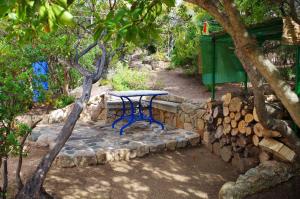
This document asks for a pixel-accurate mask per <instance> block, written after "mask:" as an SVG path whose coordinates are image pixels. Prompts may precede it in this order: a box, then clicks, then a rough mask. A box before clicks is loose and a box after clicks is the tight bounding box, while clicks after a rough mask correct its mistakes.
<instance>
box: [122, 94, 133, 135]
mask: <svg viewBox="0 0 300 199" xmlns="http://www.w3.org/2000/svg"><path fill="white" fill-rule="evenodd" d="M125 98H126V99H127V100H128V101H129V103H130V118H129V119H128V122H127V124H125V125H124V126H122V128H121V129H120V135H123V131H124V129H125V128H127V127H128V126H130V125H131V124H132V123H134V105H133V102H132V101H131V100H130V98H129V97H125Z"/></svg>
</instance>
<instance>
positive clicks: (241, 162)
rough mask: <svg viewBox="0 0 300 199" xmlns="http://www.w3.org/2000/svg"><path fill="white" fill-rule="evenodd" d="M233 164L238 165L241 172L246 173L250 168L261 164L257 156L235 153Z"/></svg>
mask: <svg viewBox="0 0 300 199" xmlns="http://www.w3.org/2000/svg"><path fill="white" fill-rule="evenodd" d="M231 164H232V165H233V166H234V167H236V168H237V169H238V170H239V171H240V172H241V173H245V172H246V171H248V170H249V169H251V168H253V167H255V166H257V165H258V164H259V161H258V159H257V158H255V157H252V158H243V157H241V156H240V154H238V153H235V154H234V156H233V158H232V161H231Z"/></svg>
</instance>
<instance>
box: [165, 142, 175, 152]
mask: <svg viewBox="0 0 300 199" xmlns="http://www.w3.org/2000/svg"><path fill="white" fill-rule="evenodd" d="M176 145H177V142H176V140H167V141H166V148H167V150H169V151H174V150H175V149H176Z"/></svg>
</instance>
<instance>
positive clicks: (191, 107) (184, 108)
mask: <svg viewBox="0 0 300 199" xmlns="http://www.w3.org/2000/svg"><path fill="white" fill-rule="evenodd" d="M180 108H181V109H182V111H183V112H185V113H192V112H194V111H196V110H197V109H198V108H199V107H197V106H196V105H193V104H191V103H186V102H184V103H182V104H181V105H180Z"/></svg>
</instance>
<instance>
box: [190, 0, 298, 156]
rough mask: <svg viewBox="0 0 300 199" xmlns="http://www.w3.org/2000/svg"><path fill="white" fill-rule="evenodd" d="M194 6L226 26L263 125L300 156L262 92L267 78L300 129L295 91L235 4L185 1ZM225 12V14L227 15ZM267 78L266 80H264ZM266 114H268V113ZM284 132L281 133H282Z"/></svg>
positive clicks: (289, 132) (292, 136)
mask: <svg viewBox="0 0 300 199" xmlns="http://www.w3.org/2000/svg"><path fill="white" fill-rule="evenodd" d="M185 1H187V2H190V3H194V4H196V5H198V6H200V7H202V8H203V9H205V10H206V11H208V12H209V13H210V14H211V15H212V16H213V17H215V19H216V20H217V21H218V22H219V23H220V24H221V25H222V26H223V28H224V29H225V30H226V31H227V32H228V34H229V35H230V36H231V37H232V39H233V41H234V44H235V48H236V54H237V57H238V58H239V59H240V61H241V63H242V65H243V67H244V69H245V71H246V72H247V74H248V76H249V79H250V81H251V83H252V84H253V87H254V94H255V106H256V111H257V113H258V116H259V120H260V121H261V123H262V124H263V125H264V126H266V127H270V129H272V130H278V131H280V132H281V133H282V134H283V135H284V136H286V137H287V139H288V140H289V142H290V143H291V144H292V145H293V148H294V149H296V151H297V152H298V154H300V140H299V138H298V137H297V136H296V135H295V134H294V133H293V131H292V129H291V128H289V126H288V125H286V124H285V123H284V122H283V121H280V120H274V119H272V118H270V117H269V116H268V114H265V113H266V107H265V103H264V94H263V93H264V92H263V90H262V89H261V88H262V87H261V85H262V83H263V82H262V80H263V78H264V79H265V80H266V81H267V83H269V85H270V87H271V88H272V89H273V91H274V92H275V94H276V96H277V97H278V98H279V99H280V101H281V102H282V104H283V105H284V106H285V108H286V109H287V111H288V112H289V113H290V115H291V117H292V118H293V120H294V122H295V123H296V124H297V125H298V126H299V127H300V101H299V97H298V96H297V94H296V93H295V92H293V91H292V90H291V87H290V86H289V85H288V84H287V83H286V82H285V81H284V80H283V79H282V78H281V77H280V73H279V71H278V69H277V68H276V66H275V65H274V64H272V63H271V62H270V61H269V60H268V59H266V58H264V55H263V53H262V52H261V51H260V50H259V47H258V45H257V41H256V40H255V39H254V38H252V37H251V36H250V34H249V32H248V31H247V29H246V27H245V25H244V24H243V22H242V21H243V20H242V19H241V16H240V14H239V12H238V10H237V9H236V6H235V3H234V1H233V0H226V1H225V0H224V1H207V0H185ZM220 7H223V8H222V9H220ZM223 10H224V11H223ZM261 76H262V77H263V78H262V77H261ZM264 111H265V112H264ZM279 129H280V130H279Z"/></svg>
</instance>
